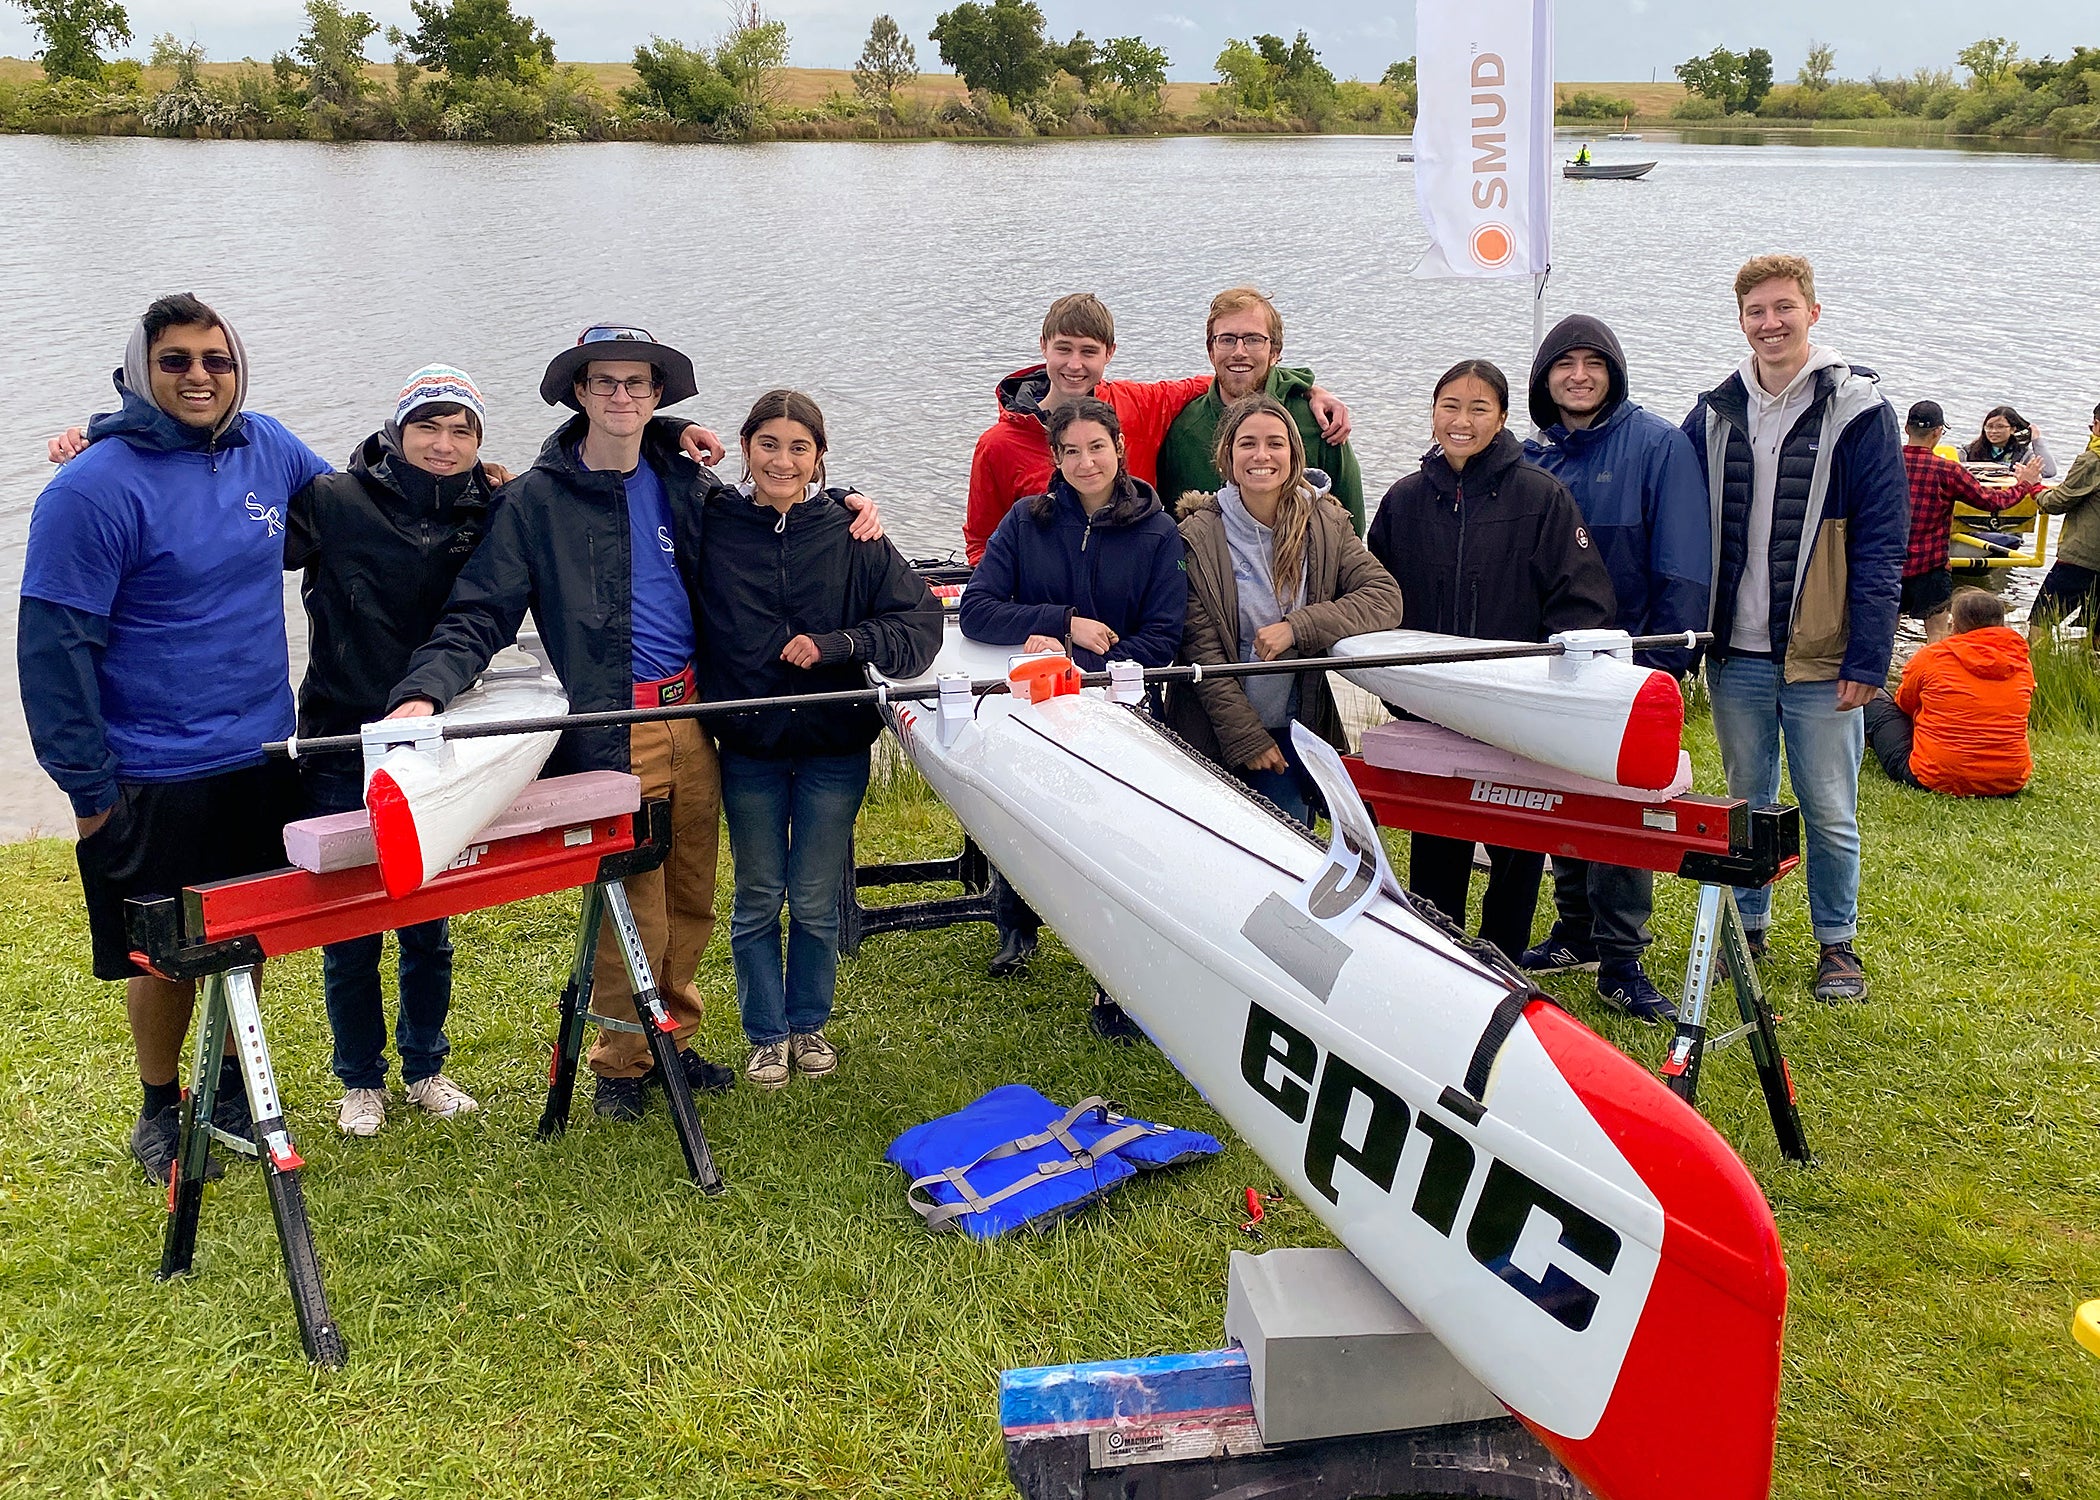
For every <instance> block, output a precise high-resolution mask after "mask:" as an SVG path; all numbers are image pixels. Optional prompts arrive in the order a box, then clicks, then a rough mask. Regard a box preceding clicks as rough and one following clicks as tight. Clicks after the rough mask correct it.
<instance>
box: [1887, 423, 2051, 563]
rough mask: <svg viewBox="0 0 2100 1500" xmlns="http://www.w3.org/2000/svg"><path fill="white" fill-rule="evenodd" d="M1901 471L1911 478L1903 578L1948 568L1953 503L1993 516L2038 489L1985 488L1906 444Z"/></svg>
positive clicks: (1946, 462)
mask: <svg viewBox="0 0 2100 1500" xmlns="http://www.w3.org/2000/svg"><path fill="white" fill-rule="evenodd" d="M1903 472H1904V473H1905V474H1906V475H1908V476H1909V478H1910V551H1909V553H1908V555H1907V556H1905V558H1904V559H1903V576H1904V577H1905V578H1916V577H1918V576H1920V575H1921V574H1925V573H1936V572H1938V571H1939V570H1940V569H1941V568H1944V567H1946V566H1947V537H1948V534H1949V533H1950V532H1951V531H1952V530H1953V529H1954V506H1955V502H1957V501H1959V502H1960V503H1961V504H1963V505H1968V506H1973V507H1975V508H1976V509H1977V510H1986V511H1990V512H1991V513H1993V514H1996V513H1997V512H1999V511H2001V510H2005V509H2007V508H2008V507H2010V506H2013V505H2017V504H2018V503H2019V502H2020V501H2022V500H2024V499H2026V498H2027V497H2028V496H2029V495H2032V494H2033V493H2034V492H2035V491H2037V490H2039V489H2040V488H2041V486H2040V485H2038V484H2016V485H2014V486H2012V487H2011V488H2010V489H2002V490H1998V489H1992V490H1987V489H1985V488H1984V487H1983V486H1982V485H1980V484H1978V483H1977V482H1976V476H1975V475H1974V474H1971V473H1970V472H1969V471H1968V470H1967V469H1965V468H1963V467H1962V466H1961V465H1960V464H1958V463H1955V462H1954V461H1953V460H1951V459H1945V458H1941V457H1940V456H1939V455H1938V454H1937V453H1934V452H1933V451H1932V450H1931V449H1930V448H1920V447H1917V446H1915V445H1913V444H1910V443H1905V444H1904V445H1903Z"/></svg>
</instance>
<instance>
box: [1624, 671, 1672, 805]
mask: <svg viewBox="0 0 2100 1500" xmlns="http://www.w3.org/2000/svg"><path fill="white" fill-rule="evenodd" d="M1683 746H1684V694H1683V693H1681V692H1679V691H1678V690H1677V679H1676V678H1674V677H1672V676H1671V675H1670V674H1669V673H1667V672H1650V673H1649V674H1648V680H1647V681H1646V682H1644V683H1642V684H1641V690H1640V691H1639V692H1637V693H1635V694H1634V695H1633V706H1632V707H1631V708H1630V709H1629V710H1628V711H1627V714H1626V733H1625V734H1624V735H1623V736H1622V737H1621V738H1620V740H1619V770H1618V780H1619V785H1621V786H1631V787H1640V788H1642V789H1643V790H1646V791H1660V790H1661V789H1662V788H1664V787H1666V786H1668V785H1669V784H1670V783H1671V782H1672V781H1675V780H1676V779H1677V757H1678V754H1679V752H1680V751H1681V750H1682V749H1683Z"/></svg>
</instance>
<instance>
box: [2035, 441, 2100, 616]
mask: <svg viewBox="0 0 2100 1500" xmlns="http://www.w3.org/2000/svg"><path fill="white" fill-rule="evenodd" d="M2091 431H2092V436H2091V437H2090V438H2089V439H2088V440H2087V442H2086V447H2085V452H2083V453H2081V454H2079V455H2078V457H2077V458H2075V459H2073V460H2072V461H2071V471H2070V472H2069V473H2068V474H2066V475H2064V477H2063V483H2061V484H2059V485H2056V486H2055V487H2053V488H2051V489H2046V490H2043V491H2042V493H2041V495H2040V497H2039V498H2038V499H2037V500H2036V501H2035V504H2036V505H2037V506H2039V507H2040V508H2041V509H2042V510H2045V511H2047V512H2048V513H2049V514H2051V515H2055V516H2062V517H2063V518H2064V519H2063V529H2062V530H2060V531H2059V532H2058V533H2057V535H2056V561H2055V562H2054V563H2052V564H2051V565H2050V567H2049V572H2048V575H2047V576H2046V577H2044V578H2043V579H2042V588H2041V592H2040V593H2038V594H2037V595H2035V599H2034V605H2033V607H2032V608H2031V609H2030V610H2029V611H2028V615H2027V619H2028V636H2029V638H2030V639H2033V640H2039V639H2041V638H2042V637H2043V636H2044V635H2046V634H2047V633H2048V632H2050V631H2051V630H2053V629H2054V628H2055V627H2056V626H2057V625H2060V624H2067V623H2069V622H2071V621H2073V620H2076V619H2077V618H2079V616H2080V614H2081V613H2082V614H2083V615H2084V618H2085V632H2086V634H2085V639H2086V645H2087V646H2088V647H2092V646H2095V645H2100V632H2096V631H2095V630H2094V628H2093V626H2094V622H2095V620H2096V619H2100V406H2095V407H2094V408H2093V425H2092V429H2091Z"/></svg>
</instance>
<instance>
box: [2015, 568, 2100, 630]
mask: <svg viewBox="0 0 2100 1500" xmlns="http://www.w3.org/2000/svg"><path fill="white" fill-rule="evenodd" d="M2096 598H2100V572H2095V571H2094V570H2093V569H2091V568H2081V567H2079V566H2078V564H2076V563H2067V562H2059V563H2051V564H2050V565H2049V574H2048V576H2047V577H2046V578H2044V579H2043V580H2042V590H2041V592H2040V593H2038V594H2036V595H2035V596H2034V608H2033V609H2032V610H2031V611H2030V612H2029V613H2031V614H2034V615H2044V614H2049V615H2056V616H2058V617H2059V618H2061V619H2065V620H2069V619H2073V618H2075V617H2076V615H2077V614H2078V611H2079V610H2081V609H2083V610H2085V611H2086V620H2085V623H2086V625H2087V627H2088V628H2090V627H2091V626H2092V623H2093V617H2092V611H2093V608H2094V601H2095V599H2096Z"/></svg>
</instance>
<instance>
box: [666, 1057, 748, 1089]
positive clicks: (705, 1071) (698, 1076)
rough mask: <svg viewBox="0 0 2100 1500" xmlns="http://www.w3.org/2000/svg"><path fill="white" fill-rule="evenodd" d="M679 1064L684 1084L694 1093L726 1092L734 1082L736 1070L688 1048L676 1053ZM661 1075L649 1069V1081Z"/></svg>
mask: <svg viewBox="0 0 2100 1500" xmlns="http://www.w3.org/2000/svg"><path fill="white" fill-rule="evenodd" d="M678 1063H679V1066H680V1067H682V1068H684V1069H685V1085H686V1087H687V1088H689V1089H691V1090H692V1091H693V1092H694V1093H696V1094H726V1093H728V1092H729V1090H730V1087H731V1085H733V1084H734V1083H735V1082H736V1070H735V1069H734V1068H725V1067H723V1066H722V1065H721V1064H720V1063H718V1062H709V1061H708V1060H707V1059H706V1058H704V1057H702V1056H701V1055H700V1054H699V1053H697V1052H694V1051H692V1050H691V1049H688V1050H686V1051H684V1052H681V1053H679V1054H678ZM660 1077H662V1075H661V1074H660V1073H658V1072H657V1071H656V1070H655V1069H654V1068H651V1069H650V1070H649V1075H648V1078H649V1081H650V1082H652V1083H653V1082H655V1081H656V1080H657V1079H659V1078H660Z"/></svg>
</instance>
